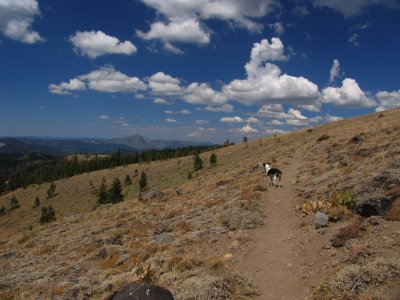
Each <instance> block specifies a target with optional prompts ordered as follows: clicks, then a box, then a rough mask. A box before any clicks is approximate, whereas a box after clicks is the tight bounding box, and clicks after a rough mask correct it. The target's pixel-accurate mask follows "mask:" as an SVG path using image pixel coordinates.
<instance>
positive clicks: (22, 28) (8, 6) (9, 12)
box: [0, 0, 44, 44]
mask: <svg viewBox="0 0 400 300" xmlns="http://www.w3.org/2000/svg"><path fill="white" fill-rule="evenodd" d="M36 16H40V10H39V5H38V2H37V1H36V0H2V1H0V31H1V32H2V33H3V34H4V35H5V36H7V37H9V38H11V39H13V40H16V41H20V42H23V43H27V44H34V43H37V42H42V41H44V38H43V37H41V36H40V34H39V33H38V32H36V31H33V30H32V29H31V25H32V23H33V19H34V18H35V17H36Z"/></svg>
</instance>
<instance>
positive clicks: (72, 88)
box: [49, 78, 86, 95]
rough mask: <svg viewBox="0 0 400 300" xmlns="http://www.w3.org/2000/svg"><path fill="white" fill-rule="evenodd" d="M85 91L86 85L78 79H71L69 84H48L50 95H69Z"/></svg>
mask: <svg viewBox="0 0 400 300" xmlns="http://www.w3.org/2000/svg"><path fill="white" fill-rule="evenodd" d="M85 89H86V84H85V83H84V82H83V81H82V80H80V79H78V78H74V79H71V80H70V81H69V82H62V83H60V84H58V85H57V84H50V85H49V91H50V93H52V94H59V95H71V94H72V93H71V92H76V91H83V90H85Z"/></svg>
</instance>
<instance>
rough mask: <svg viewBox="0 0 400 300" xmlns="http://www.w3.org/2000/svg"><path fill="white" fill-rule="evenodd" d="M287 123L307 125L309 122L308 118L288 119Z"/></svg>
mask: <svg viewBox="0 0 400 300" xmlns="http://www.w3.org/2000/svg"><path fill="white" fill-rule="evenodd" d="M286 124H288V125H292V126H307V125H308V122H307V120H299V119H288V120H286Z"/></svg>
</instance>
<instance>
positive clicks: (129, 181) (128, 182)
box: [124, 175, 132, 185]
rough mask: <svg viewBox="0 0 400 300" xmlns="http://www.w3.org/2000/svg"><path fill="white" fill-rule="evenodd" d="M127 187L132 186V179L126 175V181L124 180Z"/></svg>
mask: <svg viewBox="0 0 400 300" xmlns="http://www.w3.org/2000/svg"><path fill="white" fill-rule="evenodd" d="M124 184H125V185H130V184H132V180H131V177H130V176H129V175H126V177H125V180H124Z"/></svg>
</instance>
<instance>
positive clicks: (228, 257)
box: [224, 253, 233, 260]
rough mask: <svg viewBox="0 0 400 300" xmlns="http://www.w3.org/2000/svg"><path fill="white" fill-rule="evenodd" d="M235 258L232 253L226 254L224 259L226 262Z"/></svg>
mask: <svg viewBox="0 0 400 300" xmlns="http://www.w3.org/2000/svg"><path fill="white" fill-rule="evenodd" d="M232 258H233V255H232V254H231V253H226V254H225V255H224V259H225V260H230V259H232Z"/></svg>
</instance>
